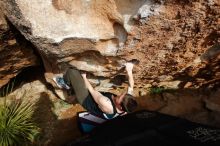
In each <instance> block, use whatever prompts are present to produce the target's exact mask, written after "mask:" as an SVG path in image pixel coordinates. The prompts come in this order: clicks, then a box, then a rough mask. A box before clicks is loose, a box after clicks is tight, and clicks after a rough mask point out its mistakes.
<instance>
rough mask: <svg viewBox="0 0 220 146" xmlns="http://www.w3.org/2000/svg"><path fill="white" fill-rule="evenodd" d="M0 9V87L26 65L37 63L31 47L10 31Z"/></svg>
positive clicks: (17, 34) (16, 33)
mask: <svg viewBox="0 0 220 146" xmlns="http://www.w3.org/2000/svg"><path fill="white" fill-rule="evenodd" d="M2 14H3V13H2V11H1V10H0V60H1V62H0V88H1V87H2V86H4V85H5V84H7V83H8V81H9V80H10V79H11V78H13V77H15V76H16V75H17V74H18V73H19V72H21V71H22V69H24V68H26V67H28V66H36V65H39V60H38V59H37V56H36V55H35V54H34V53H33V47H32V45H31V44H30V43H28V42H27V41H26V40H25V39H24V38H23V39H22V38H20V37H22V35H19V32H15V31H12V28H10V27H9V25H8V24H7V22H6V20H5V17H4V16H3V15H2ZM18 37H19V39H18Z"/></svg>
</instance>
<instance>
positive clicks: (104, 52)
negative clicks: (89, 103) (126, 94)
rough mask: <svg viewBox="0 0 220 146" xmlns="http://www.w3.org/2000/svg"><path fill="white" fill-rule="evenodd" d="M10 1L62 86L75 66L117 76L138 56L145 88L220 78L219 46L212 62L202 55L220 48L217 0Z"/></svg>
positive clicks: (139, 80) (8, 6)
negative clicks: (60, 75)
mask: <svg viewBox="0 0 220 146" xmlns="http://www.w3.org/2000/svg"><path fill="white" fill-rule="evenodd" d="M2 2H3V4H4V13H5V15H6V16H7V18H8V19H9V20H10V21H11V22H12V23H13V24H14V25H15V26H16V27H17V29H18V30H19V31H20V32H21V33H22V34H23V35H24V36H25V37H26V39H28V40H29V41H31V42H32V43H33V44H34V45H35V46H36V47H37V49H38V52H39V54H40V55H41V57H42V59H43V62H44V67H45V69H46V73H45V77H46V79H47V81H48V82H50V83H52V84H53V85H54V86H55V84H54V83H53V81H52V77H53V75H54V74H58V73H63V72H64V71H65V70H66V68H67V67H69V66H75V67H76V68H78V69H79V70H85V71H88V72H90V73H91V74H93V75H94V76H99V77H100V76H101V77H106V78H113V77H116V78H117V75H118V73H119V72H118V71H120V69H121V65H122V63H123V62H124V61H126V60H130V59H133V58H136V59H138V60H140V64H139V65H138V67H137V68H135V72H134V78H135V83H136V85H138V86H135V87H138V88H139V87H143V86H144V85H145V84H146V83H153V84H154V85H160V84H158V82H166V83H168V82H172V81H175V82H178V83H179V84H178V85H176V86H177V88H179V87H187V86H188V85H186V84H187V83H188V82H189V81H190V82H192V85H191V86H192V87H199V86H203V85H206V84H207V85H208V84H210V83H212V82H209V81H210V80H215V79H216V78H218V76H219V73H218V72H219V68H218V67H217V66H218V62H219V59H216V58H217V57H218V56H219V55H218V54H219V51H218V49H214V51H215V55H212V59H211V60H208V61H207V60H204V59H206V58H204V55H202V54H203V53H205V52H206V51H207V50H208V49H209V48H211V47H213V46H219V45H218V43H219V36H220V34H219V29H218V28H219V16H220V12H219V7H220V5H219V1H217V0H214V1H205V0H202V1H199V2H197V1H171V0H167V1H163V0H100V1H97V0H74V1H73V0H32V1H30V0H2ZM183 6H184V7H183ZM216 44H217V45H216ZM214 48H216V47H214ZM217 48H218V47H217ZM212 50H213V49H212ZM208 54H209V53H208ZM200 56H202V57H200ZM205 56H206V55H205ZM213 60H215V61H213ZM207 64H208V65H207ZM210 68H212V69H210ZM210 74H212V76H211V77H210V78H209V77H207V76H209V75H210ZM120 75H125V74H124V73H120ZM204 75H205V76H204ZM197 78H199V79H198V80H197ZM96 81H97V80H96ZM206 81H207V82H206ZM204 83H205V84H204Z"/></svg>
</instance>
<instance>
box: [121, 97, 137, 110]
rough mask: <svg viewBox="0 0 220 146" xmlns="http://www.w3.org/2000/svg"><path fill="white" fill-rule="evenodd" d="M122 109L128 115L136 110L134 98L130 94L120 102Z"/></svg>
mask: <svg viewBox="0 0 220 146" xmlns="http://www.w3.org/2000/svg"><path fill="white" fill-rule="evenodd" d="M122 108H123V110H124V111H126V112H128V113H130V112H133V111H134V110H135V109H136V108H137V102H136V100H135V99H134V97H133V96H132V95H130V94H126V95H125V97H124V99H123V101H122Z"/></svg>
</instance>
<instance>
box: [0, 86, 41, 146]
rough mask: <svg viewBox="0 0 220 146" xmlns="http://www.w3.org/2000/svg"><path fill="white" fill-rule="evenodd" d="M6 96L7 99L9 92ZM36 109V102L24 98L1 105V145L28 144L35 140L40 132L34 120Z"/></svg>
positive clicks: (7, 89)
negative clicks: (26, 100)
mask: <svg viewBox="0 0 220 146" xmlns="http://www.w3.org/2000/svg"><path fill="white" fill-rule="evenodd" d="M8 91H9V88H6V92H8ZM4 98H5V101H6V98H7V94H5V96H4ZM34 109H35V108H34V104H32V103H30V102H25V101H24V100H22V99H21V100H19V101H13V102H11V103H10V104H9V103H6V102H4V103H3V106H0V146H12V145H26V144H27V143H28V142H33V141H34V138H35V136H36V135H37V134H38V127H37V126H36V124H35V123H34V122H33V113H34Z"/></svg>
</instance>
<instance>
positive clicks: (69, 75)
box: [64, 68, 89, 105]
mask: <svg viewBox="0 0 220 146" xmlns="http://www.w3.org/2000/svg"><path fill="white" fill-rule="evenodd" d="M64 80H65V82H66V83H67V84H68V85H70V86H71V87H72V88H73V90H74V92H75V95H76V98H77V100H78V102H79V103H80V104H81V105H82V104H83V101H84V100H85V99H86V97H87V96H88V95H89V91H88V89H87V88H86V85H85V83H84V80H83V78H82V76H81V74H80V72H79V71H78V70H77V69H74V68H69V69H68V70H67V71H66V73H65V74H64Z"/></svg>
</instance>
